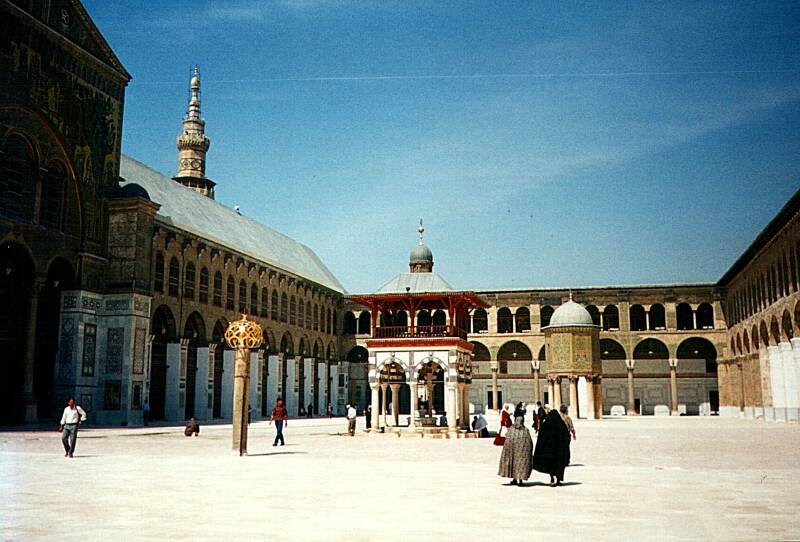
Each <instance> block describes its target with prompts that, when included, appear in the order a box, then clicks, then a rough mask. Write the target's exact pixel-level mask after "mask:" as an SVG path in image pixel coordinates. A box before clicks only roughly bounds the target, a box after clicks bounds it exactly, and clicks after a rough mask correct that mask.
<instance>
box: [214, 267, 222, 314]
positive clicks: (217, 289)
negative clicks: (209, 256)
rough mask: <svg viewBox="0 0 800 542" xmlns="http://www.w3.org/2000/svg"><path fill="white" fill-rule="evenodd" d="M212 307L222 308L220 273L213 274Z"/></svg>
mask: <svg viewBox="0 0 800 542" xmlns="http://www.w3.org/2000/svg"><path fill="white" fill-rule="evenodd" d="M214 305H215V306H217V307H221V306H222V273H220V272H219V271H217V272H216V273H214Z"/></svg>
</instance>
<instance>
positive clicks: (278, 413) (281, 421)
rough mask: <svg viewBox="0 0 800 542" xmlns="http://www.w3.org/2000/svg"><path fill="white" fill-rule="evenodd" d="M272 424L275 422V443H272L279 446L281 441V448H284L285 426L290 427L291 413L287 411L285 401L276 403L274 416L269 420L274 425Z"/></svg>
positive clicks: (280, 400) (281, 400)
mask: <svg viewBox="0 0 800 542" xmlns="http://www.w3.org/2000/svg"><path fill="white" fill-rule="evenodd" d="M272 422H275V431H276V433H275V442H273V443H272V445H273V446H277V445H278V441H280V443H281V446H283V445H284V444H285V443H284V440H283V426H284V425H285V426H287V427H288V426H289V412H288V411H287V410H286V407H285V406H283V399H278V401H277V402H276V403H275V408H273V409H272V416H270V418H269V424H270V425H272Z"/></svg>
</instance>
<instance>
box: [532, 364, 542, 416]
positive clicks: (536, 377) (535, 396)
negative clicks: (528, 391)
mask: <svg viewBox="0 0 800 542" xmlns="http://www.w3.org/2000/svg"><path fill="white" fill-rule="evenodd" d="M531 367H532V368H533V404H534V405H535V404H536V402H537V401H541V400H542V399H541V392H540V390H539V369H540V368H541V362H540V361H539V360H538V359H535V360H533V361H531Z"/></svg>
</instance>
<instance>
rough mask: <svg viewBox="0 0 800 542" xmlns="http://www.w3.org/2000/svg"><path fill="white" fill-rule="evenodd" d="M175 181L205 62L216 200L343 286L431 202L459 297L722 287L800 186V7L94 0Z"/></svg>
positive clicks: (148, 158) (438, 244)
mask: <svg viewBox="0 0 800 542" xmlns="http://www.w3.org/2000/svg"><path fill="white" fill-rule="evenodd" d="M85 5H86V7H87V9H88V11H89V13H90V14H91V15H92V17H93V18H94V20H95V22H96V23H97V25H98V26H99V28H100V29H101V31H102V32H103V34H104V35H105V37H106V39H107V40H108V41H109V43H110V44H111V46H112V47H113V49H114V50H115V51H116V53H117V54H118V55H119V57H120V58H121V60H122V61H123V63H124V64H125V66H126V67H127V68H128V70H129V71H130V72H131V74H132V75H133V80H132V81H131V84H130V86H129V87H128V90H127V94H126V105H125V120H124V127H123V145H122V147H123V152H124V153H126V154H129V155H131V156H133V157H134V158H137V159H139V160H141V161H143V162H145V163H147V164H149V165H150V166H152V167H154V168H155V169H158V170H159V171H162V172H163V173H166V174H168V175H173V174H174V173H175V171H176V167H177V151H176V149H175V137H176V136H177V135H178V133H179V132H180V128H181V124H180V119H181V117H182V115H183V114H184V112H185V109H186V101H187V98H188V80H189V72H190V68H191V66H192V65H193V64H194V63H198V64H199V65H200V69H201V73H202V77H203V116H204V117H205V119H206V123H207V125H206V130H207V135H208V136H209V137H210V138H211V149H210V151H209V155H208V167H207V173H208V176H209V177H210V178H212V179H214V180H215V181H217V182H218V186H217V199H218V200H220V201H222V202H224V203H226V204H228V205H231V206H232V205H235V204H238V205H240V206H241V209H242V212H243V213H244V214H246V215H248V216H252V217H254V218H256V219H257V220H259V221H261V222H263V223H265V224H267V225H269V226H270V227H272V228H274V229H276V230H278V231H281V232H283V233H285V234H287V235H290V236H291V237H294V238H295V239H298V240H300V241H302V242H304V243H306V244H307V245H309V246H310V247H312V248H313V249H314V250H315V251H316V252H317V253H318V254H319V255H320V257H321V258H322V259H323V261H324V262H325V263H326V264H327V265H328V266H329V267H330V269H331V270H332V271H333V273H334V274H335V275H336V276H337V277H338V278H339V280H340V281H341V282H342V283H343V285H344V286H345V288H346V289H347V290H349V291H354V292H355V291H357V292H368V291H373V290H376V289H377V288H378V287H380V286H381V285H382V284H383V283H384V282H386V281H387V280H389V279H390V278H391V277H392V276H393V275H394V274H396V273H397V272H400V271H404V270H406V267H407V259H408V253H409V251H410V250H411V249H412V248H413V246H414V244H415V243H416V239H417V237H416V227H417V222H418V220H419V218H420V217H422V218H424V220H425V225H426V241H427V244H428V246H429V247H430V248H431V249H432V251H433V253H434V258H435V262H436V263H435V270H436V271H438V272H440V273H441V274H442V275H443V276H444V277H445V278H446V279H447V280H448V281H449V282H450V283H451V284H452V285H453V286H455V287H457V288H467V289H489V288H524V287H553V286H572V287H578V286H586V285H609V284H653V283H673V282H695V281H702V282H706V281H711V282H713V281H716V280H717V279H719V278H720V277H721V275H722V274H723V273H724V272H725V270H726V269H727V268H728V267H729V266H730V265H731V264H732V263H733V261H734V260H735V259H736V258H737V257H738V256H739V255H740V254H741V253H742V251H743V250H744V249H745V248H746V247H747V245H749V244H750V242H751V241H752V240H753V239H754V238H755V236H756V235H757V233H758V232H759V231H760V230H761V229H762V228H763V227H764V226H765V225H766V223H767V222H768V221H769V220H770V219H771V218H772V217H773V216H774V215H775V213H776V212H777V211H778V210H779V209H780V207H782V206H783V204H784V203H785V202H786V200H787V199H788V198H789V197H790V196H791V195H792V194H793V193H794V192H795V191H796V190H797V189H798V187H800V182H799V180H800V175H799V174H800V138H799V137H798V129H799V128H800V108H798V105H799V104H800V62H799V61H800V4H798V3H794V2H775V3H772V2H751V3H749V2H710V3H704V2H686V3H678V2H664V3H655V2H641V1H636V2H623V1H615V2H577V3H574V2H552V3H551V2H542V1H536V2H534V1H522V0H518V1H514V0H504V1H497V2H488V1H478V2H434V1H429V2H413V1H398V2H389V1H387V2H371V1H368V0H359V1H353V2H349V1H345V0H320V1H312V0H283V1H276V2H262V1H256V0H254V1H238V0H232V1H226V2H224V3H223V2H214V1H205V2H204V1H201V0H195V1H192V2H181V1H171V2H129V3H127V4H126V3H125V2H116V1H115V2H107V1H104V0H85Z"/></svg>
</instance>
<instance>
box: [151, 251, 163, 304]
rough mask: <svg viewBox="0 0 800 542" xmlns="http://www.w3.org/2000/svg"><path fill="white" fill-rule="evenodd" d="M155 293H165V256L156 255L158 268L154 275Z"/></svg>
mask: <svg viewBox="0 0 800 542" xmlns="http://www.w3.org/2000/svg"><path fill="white" fill-rule="evenodd" d="M153 291H155V292H158V293H162V294H163V293H164V255H163V254H162V253H161V252H158V253H157V254H156V268H155V271H154V273H153Z"/></svg>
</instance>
